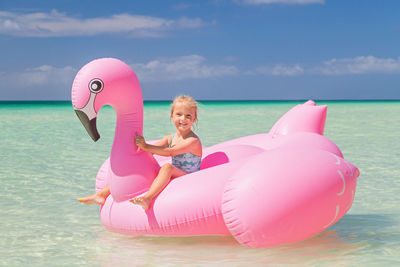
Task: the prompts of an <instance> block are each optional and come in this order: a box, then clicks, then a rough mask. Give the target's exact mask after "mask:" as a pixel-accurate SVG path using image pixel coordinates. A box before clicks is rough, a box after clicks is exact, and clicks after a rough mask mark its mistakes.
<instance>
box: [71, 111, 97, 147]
mask: <svg viewBox="0 0 400 267" xmlns="http://www.w3.org/2000/svg"><path fill="white" fill-rule="evenodd" d="M75 113H76V115H77V116H78V118H79V120H80V121H81V123H82V124H83V126H84V127H85V129H86V131H87V133H88V134H89V136H90V137H91V138H92V139H93V141H95V142H96V141H97V140H99V139H100V134H99V132H98V131H97V126H96V117H94V118H92V119H89V117H88V115H87V114H86V113H85V112H84V111H82V110H75Z"/></svg>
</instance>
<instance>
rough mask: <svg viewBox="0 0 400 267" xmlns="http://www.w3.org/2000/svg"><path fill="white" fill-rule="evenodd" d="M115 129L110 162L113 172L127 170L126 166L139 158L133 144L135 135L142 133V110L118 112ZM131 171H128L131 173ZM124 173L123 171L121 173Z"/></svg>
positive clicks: (136, 148)
mask: <svg viewBox="0 0 400 267" xmlns="http://www.w3.org/2000/svg"><path fill="white" fill-rule="evenodd" d="M116 113H117V122H116V127H115V136H114V143H113V146H112V149H111V155H110V161H111V164H112V166H113V169H114V172H118V171H122V170H127V164H129V161H130V160H133V158H135V157H140V155H141V154H142V153H138V151H137V150H138V147H137V146H136V143H135V137H136V135H138V134H139V135H142V133H143V110H139V111H130V112H126V111H125V112H123V113H122V112H118V110H116ZM131 171H132V170H130V172H131ZM123 172H125V171H123Z"/></svg>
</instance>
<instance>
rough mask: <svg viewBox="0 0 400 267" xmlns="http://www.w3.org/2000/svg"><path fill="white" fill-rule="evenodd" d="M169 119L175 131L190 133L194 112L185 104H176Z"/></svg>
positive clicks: (194, 116) (194, 117)
mask: <svg viewBox="0 0 400 267" xmlns="http://www.w3.org/2000/svg"><path fill="white" fill-rule="evenodd" d="M171 119H172V121H173V122H174V125H175V127H176V129H177V130H180V131H182V132H186V131H190V130H191V127H192V125H193V123H194V121H195V119H196V114H195V110H194V109H193V108H191V107H189V106H188V105H185V103H176V105H175V107H174V111H173V113H172V118H171Z"/></svg>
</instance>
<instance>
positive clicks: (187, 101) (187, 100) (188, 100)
mask: <svg viewBox="0 0 400 267" xmlns="http://www.w3.org/2000/svg"><path fill="white" fill-rule="evenodd" d="M177 103H183V104H184V105H186V106H188V107H189V108H192V109H194V115H195V118H194V123H193V124H195V126H196V127H195V128H197V126H198V123H199V121H198V119H197V109H198V103H197V101H196V100H194V98H193V97H191V96H188V95H179V96H177V97H175V99H174V101H172V104H171V118H172V115H173V113H174V108H175V105H176V104H177Z"/></svg>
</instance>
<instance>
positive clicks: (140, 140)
mask: <svg viewBox="0 0 400 267" xmlns="http://www.w3.org/2000/svg"><path fill="white" fill-rule="evenodd" d="M135 142H136V145H137V146H138V147H140V148H141V149H143V148H144V147H145V146H146V140H144V138H143V136H140V135H138V136H136V140H135Z"/></svg>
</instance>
